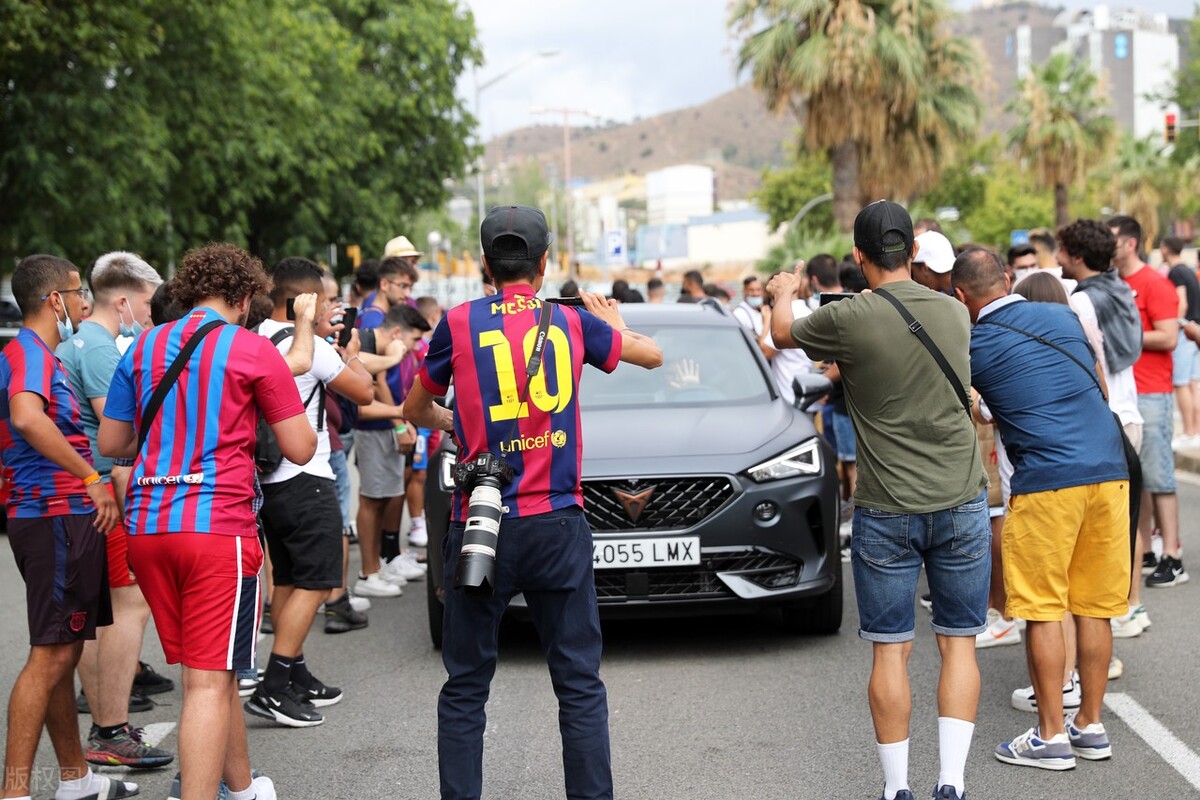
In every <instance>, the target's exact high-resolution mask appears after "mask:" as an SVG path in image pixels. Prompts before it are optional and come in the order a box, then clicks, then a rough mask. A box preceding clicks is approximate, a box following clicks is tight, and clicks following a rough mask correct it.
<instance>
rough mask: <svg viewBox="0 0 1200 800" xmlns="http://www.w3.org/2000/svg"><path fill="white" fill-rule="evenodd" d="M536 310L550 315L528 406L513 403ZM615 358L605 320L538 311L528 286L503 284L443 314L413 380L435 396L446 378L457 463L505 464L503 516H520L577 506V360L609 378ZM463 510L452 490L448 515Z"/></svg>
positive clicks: (615, 341)
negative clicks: (491, 456) (497, 460)
mask: <svg viewBox="0 0 1200 800" xmlns="http://www.w3.org/2000/svg"><path fill="white" fill-rule="evenodd" d="M538 309H549V311H550V313H552V314H553V315H554V316H553V317H551V325H550V330H549V332H548V334H547V337H546V347H545V351H544V352H543V355H542V363H541V366H540V367H539V369H538V372H537V374H536V375H534V376H533V379H532V382H531V383H530V387H529V400H528V402H527V403H521V395H522V394H523V393H524V391H525V382H526V378H525V372H526V365H527V364H528V362H529V355H530V353H532V351H533V344H534V339H535V338H536V337H537V327H538V321H539V313H541V312H539V311H538ZM620 358H621V335H620V333H618V332H617V331H614V330H613V329H612V327H611V326H609V325H608V323H606V322H604V321H602V320H600V319H599V318H598V317H596V316H594V315H592V314H590V313H588V312H587V311H584V310H582V309H576V308H571V307H568V306H560V305H553V304H548V305H545V306H543V305H542V301H541V300H539V299H538V298H537V297H535V296H534V291H533V287H532V286H528V285H519V286H508V287H505V289H504V292H503V293H502V294H497V295H493V296H491V297H481V298H479V299H477V300H471V301H469V302H466V303H463V304H462V305H460V306H457V307H455V308H453V309H451V310H450V311H449V313H447V314H446V316H445V318H444V319H443V320H442V321H441V322H440V323H438V326H437V329H436V330H435V331H434V332H433V338H432V339H430V342H429V352H428V354H427V355H426V356H425V363H424V365H423V366H422V368H421V373H420V380H421V384H422V385H423V386H424V387H425V388H426V389H428V390H429V391H430V392H431V393H433V394H435V395H438V396H441V395H444V394H446V391H447V389H448V388H449V386H450V382H451V380H452V379H453V381H454V432H455V434H456V436H457V437H458V441H459V442H460V443H461V444H462V446H463V452H461V453H460V454H459V458H460V459H463V460H467V459H473V458H475V457H476V456H478V455H479V454H480V453H483V452H487V451H491V452H492V453H495V454H496V455H498V456H501V457H502V458H504V460H505V461H507V462H508V463H509V464H511V465H512V467H513V470H514V473H515V474H514V477H513V480H512V482H511V483H509V485H508V486H506V487H504V489H503V502H504V504H505V505H507V506H508V509H509V516H511V517H526V516H530V515H532V514H544V513H546V512H549V511H555V510H558V509H561V508H567V507H570V506H573V505H576V506H580V507H582V506H583V490H582V487H581V486H580V465H581V462H582V460H583V438H582V431H581V428H580V424H579V378H580V375H581V373H582V372H583V365H584V364H590V365H592V366H594V367H597V368H599V369H602V370H604V371H605V372H612V371H613V370H614V369H616V367H617V362H618V361H619V360H620ZM465 511H466V508H465V507H464V503H463V497H462V493H461V492H459V491H458V490H455V492H454V507H453V512H452V513H453V518H454V519H455V520H456V521H462V520H463V518H464V512H465Z"/></svg>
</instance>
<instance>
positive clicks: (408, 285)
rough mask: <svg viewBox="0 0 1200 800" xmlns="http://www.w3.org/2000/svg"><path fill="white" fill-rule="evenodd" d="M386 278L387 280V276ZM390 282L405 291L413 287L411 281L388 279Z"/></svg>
mask: <svg viewBox="0 0 1200 800" xmlns="http://www.w3.org/2000/svg"><path fill="white" fill-rule="evenodd" d="M384 280H387V278H384ZM388 283H390V284H391V285H392V286H397V287H399V288H401V289H404V290H405V291H408V290H410V289H412V287H413V285H412V284H411V283H401V282H400V281H388Z"/></svg>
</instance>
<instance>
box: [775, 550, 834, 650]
mask: <svg viewBox="0 0 1200 800" xmlns="http://www.w3.org/2000/svg"><path fill="white" fill-rule="evenodd" d="M836 567H837V569H836V571H835V573H834V580H833V587H832V588H830V590H829V591H828V592H826V593H825V594H823V595H821V596H820V597H818V598H817V599H816V600H805V601H801V602H799V603H794V604H792V605H787V606H784V607H783V629H784V630H785V631H787V632H788V633H798V634H801V633H806V634H818V635H823V636H828V635H830V634H834V633H837V632H838V631H839V630H840V629H841V627H842V583H843V581H842V565H841V564H837V565H836Z"/></svg>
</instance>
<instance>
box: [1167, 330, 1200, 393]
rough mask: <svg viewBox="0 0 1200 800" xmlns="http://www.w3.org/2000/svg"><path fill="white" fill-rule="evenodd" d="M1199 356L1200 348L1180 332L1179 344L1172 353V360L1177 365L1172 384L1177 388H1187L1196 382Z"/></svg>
mask: <svg viewBox="0 0 1200 800" xmlns="http://www.w3.org/2000/svg"><path fill="white" fill-rule="evenodd" d="M1197 356H1200V348H1198V347H1196V343H1195V342H1193V341H1192V340H1191V339H1189V338H1187V334H1185V333H1184V332H1183V331H1182V330H1181V331H1179V343H1178V344H1177V345H1176V346H1175V350H1174V351H1173V352H1172V353H1171V359H1172V361H1173V362H1174V365H1175V368H1174V370H1173V375H1172V380H1171V382H1172V383H1173V384H1174V385H1175V386H1176V387H1179V386H1187V385H1188V384H1189V383H1191V382H1192V381H1194V380H1196V358H1197Z"/></svg>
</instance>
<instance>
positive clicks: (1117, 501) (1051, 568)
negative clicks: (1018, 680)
mask: <svg viewBox="0 0 1200 800" xmlns="http://www.w3.org/2000/svg"><path fill="white" fill-rule="evenodd" d="M1000 546H1001V553H1002V555H1003V558H1004V589H1005V591H1007V592H1008V604H1007V605H1006V606H1005V614H1006V615H1007V616H1009V617H1019V618H1021V619H1027V620H1033V621H1034V622H1053V621H1055V620H1061V619H1062V618H1063V614H1064V612H1066V611H1070V612H1071V613H1072V614H1076V615H1078V616H1081V617H1094V618H1098V619H1111V618H1113V617H1119V616H1121V615H1122V614H1126V613H1128V612H1129V599H1128V598H1129V572H1130V548H1129V482H1128V481H1109V482H1107V483H1094V484H1090V485H1088V486H1074V487H1071V488H1069V489H1056V490H1054V491H1049V492H1036V493H1034V494H1022V495H1014V496H1013V497H1012V498H1011V499H1010V500H1009V502H1008V516H1007V517H1006V518H1005V520H1004V534H1003V536H1002V537H1001V540H1000Z"/></svg>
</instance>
